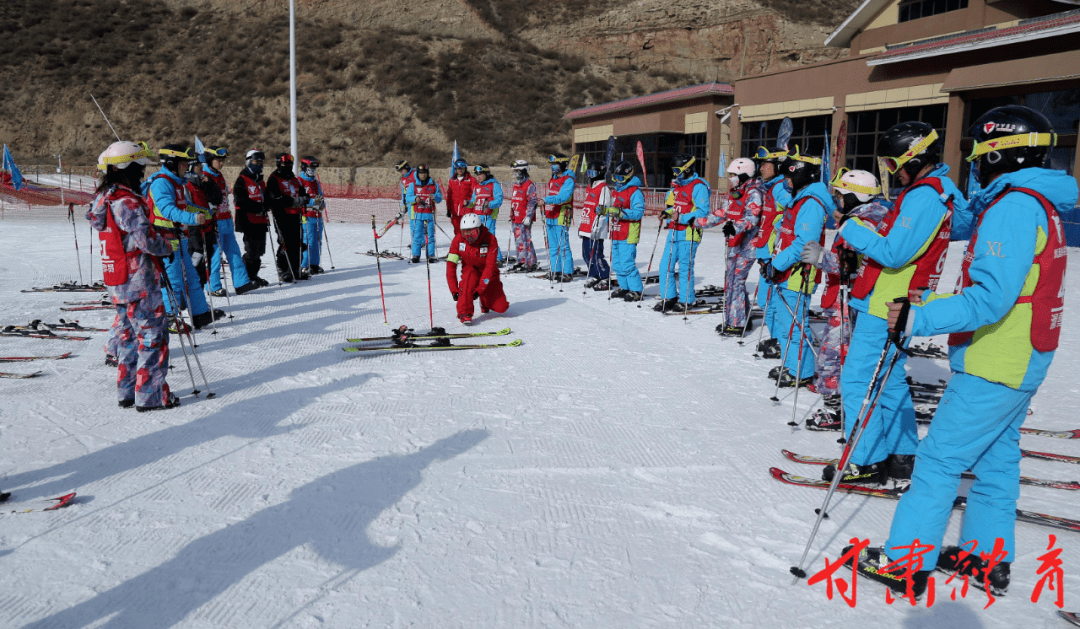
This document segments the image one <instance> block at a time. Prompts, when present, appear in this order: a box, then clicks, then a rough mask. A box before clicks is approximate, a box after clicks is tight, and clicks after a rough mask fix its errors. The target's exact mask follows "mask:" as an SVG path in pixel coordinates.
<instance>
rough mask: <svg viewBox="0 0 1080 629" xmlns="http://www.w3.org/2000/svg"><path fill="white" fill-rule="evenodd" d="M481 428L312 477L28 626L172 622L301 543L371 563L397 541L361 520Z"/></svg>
mask: <svg viewBox="0 0 1080 629" xmlns="http://www.w3.org/2000/svg"><path fill="white" fill-rule="evenodd" d="M488 434H489V433H488V431H486V430H465V431H462V432H459V433H457V434H454V435H451V436H449V437H446V438H445V439H442V440H440V441H438V442H436V443H434V444H432V445H430V446H428V447H426V448H423V449H422V450H420V451H418V452H415V453H413V454H406V455H387V456H384V457H380V458H377V459H374V460H372V461H367V462H364V463H358V464H356V465H353V466H351V467H347V468H345V469H343V470H340V471H338V472H334V473H332V474H328V475H326V476H323V477H322V478H318V479H316V480H314V481H312V482H311V483H308V484H307V485H304V486H303V487H300V488H297V489H296V490H294V491H293V492H292V495H291V497H290V499H289V500H288V501H286V502H283V503H281V504H278V505H275V506H273V507H268V508H266V509H263V510H262V511H259V512H258V513H255V514H254V515H252V516H251V517H249V518H248V519H247V520H245V521H243V522H239V523H236V524H233V525H232V526H228V527H226V528H223V529H221V530H219V531H217V532H215V533H211V534H210V535H207V536H205V537H202V538H200V539H198V540H196V541H194V542H192V543H191V544H188V545H187V546H186V547H185V548H183V549H182V550H180V551H179V552H178V553H177V554H176V556H175V557H173V558H172V559H170V560H169V561H167V562H165V563H163V564H161V565H159V566H157V567H156V568H153V569H151V570H150V571H148V572H145V573H143V574H141V575H139V576H137V577H134V578H132V579H130V580H128V581H126V582H124V583H122V584H120V585H118V586H116V587H114V588H113V589H111V590H108V591H106V592H102V593H101V594H98V595H97V596H95V597H94V598H92V599H90V600H88V601H86V602H84V603H80V604H78V605H75V606H74V607H70V608H68V609H65V610H63V611H60V612H57V613H55V614H53V615H51V616H49V617H47V618H43V619H41V620H38V621H36V622H32V623H30V624H28V625H26V627H28V628H36V629H45V628H48V629H57V628H61V627H65V628H66V627H82V626H86V625H95V626H99V627H110V628H119V627H125V628H147V627H160V628H162V629H164V628H165V627H171V626H173V625H175V624H176V623H178V622H180V621H181V620H183V619H184V618H185V617H186V616H187V615H188V614H190V613H191V612H192V611H194V610H196V609H198V608H199V607H201V606H203V605H205V604H206V603H208V602H209V601H211V600H213V599H214V598H215V597H217V596H218V595H220V594H221V593H223V592H225V591H226V590H227V589H228V588H230V587H232V586H233V585H235V584H236V583H238V582H239V581H240V580H241V579H243V578H244V577H245V576H246V575H248V574H250V573H251V572H253V571H255V570H257V569H259V568H260V567H261V566H263V565H265V564H267V563H268V562H271V561H274V560H275V559H277V558H279V557H281V556H282V555H285V554H286V553H288V552H290V551H292V550H294V549H296V548H297V547H299V546H302V545H310V547H311V548H312V549H313V550H315V551H316V552H318V553H319V555H321V556H322V557H323V558H324V559H326V560H327V561H331V562H334V563H336V564H340V565H341V566H343V567H345V568H347V569H353V570H357V571H359V570H366V569H368V568H371V567H374V566H377V565H379V564H380V563H382V562H384V561H386V560H387V559H389V558H390V557H392V556H394V554H395V553H396V552H397V550H398V548H399V545H397V546H390V547H384V546H378V545H375V544H373V543H372V542H371V540H370V539H369V538H368V536H367V533H366V529H367V528H368V526H369V525H370V524H371V523H372V522H373V521H374V520H375V519H376V518H377V517H378V516H379V514H380V513H381V512H382V511H384V510H386V509H389V508H391V507H393V506H394V504H395V503H397V502H398V501H399V500H401V499H402V498H404V496H405V494H407V493H408V492H409V491H411V490H412V489H414V488H415V487H417V486H418V485H419V484H420V482H421V480H422V475H421V473H422V472H423V471H424V470H425V469H426V468H427V467H428V466H429V465H431V464H432V463H434V462H435V461H444V460H447V459H451V458H453V457H455V456H457V455H459V454H462V453H463V452H465V451H467V450H469V449H470V448H472V447H473V446H475V445H477V444H478V443H480V442H481V441H483V440H484V439H486V438H487V437H488ZM193 582H194V583H196V584H197V586H196V587H194V588H192V587H190V584H191V583H193ZM106 618H107V619H108V621H107V622H104V623H103V624H100V625H98V624H97V623H99V622H101V621H102V620H104V619H106Z"/></svg>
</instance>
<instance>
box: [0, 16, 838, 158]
mask: <svg viewBox="0 0 1080 629" xmlns="http://www.w3.org/2000/svg"><path fill="white" fill-rule="evenodd" d="M854 4H857V1H856V0H844V1H843V2H833V3H829V8H828V9H826V8H825V6H826V5H825V3H824V2H823V1H816V2H815V1H804V2H789V1H788V0H725V1H721V2H705V1H704V0H691V1H689V2H685V3H682V4H679V5H672V4H670V3H661V2H659V1H658V0H643V1H641V2H636V3H633V5H627V4H623V3H616V2H612V1H610V0H600V1H598V2H591V3H581V2H569V1H564V0H555V1H552V2H547V3H542V4H541V3H536V4H533V3H526V2H523V1H521V0H462V1H459V2H445V1H444V2H434V1H430V0H419V1H417V2H411V3H407V4H402V3H398V2H389V1H387V0H372V1H370V2H364V3H355V2H348V1H346V0H298V2H297V6H298V15H299V19H298V23H297V41H298V47H297V54H298V69H297V71H298V99H299V111H300V113H299V131H300V139H301V146H300V152H301V154H305V153H316V154H318V155H319V156H320V157H321V158H322V159H323V161H324V163H326V164H328V165H341V166H367V165H384V164H386V163H389V162H391V161H393V160H394V159H395V158H397V157H399V156H408V157H409V158H410V159H412V160H413V161H414V163H415V162H416V161H420V160H426V161H432V162H433V163H442V162H445V161H446V159H447V153H448V147H449V146H450V145H451V144H452V142H453V140H455V139H456V140H458V142H459V143H460V145H461V146H462V147H463V150H464V152H465V154H466V156H467V157H469V158H470V159H471V160H472V161H474V162H475V161H487V162H490V163H492V164H499V163H502V162H505V161H507V160H510V159H512V158H514V157H518V156H526V157H529V158H532V159H535V158H536V157H537V156H539V155H543V154H545V153H547V152H551V151H554V150H567V149H568V148H569V134H568V128H569V126H568V125H567V124H566V123H565V122H564V121H563V120H562V116H563V115H564V114H565V113H566V112H567V111H568V110H570V109H572V108H575V107H581V106H584V105H588V104H592V103H597V102H605V101H608V100H613V99H618V98H626V97H630V96H634V95H639V94H645V93H649V92H653V91H657V90H662V89H668V88H671V87H678V86H681V85H688V84H693V83H697V82H702V81H707V80H715V79H719V80H730V79H732V78H736V77H738V76H739V75H740V74H745V73H750V72H756V71H761V70H765V69H774V68H778V67H783V66H785V65H791V64H795V63H804V62H808V61H814V60H818V59H821V58H826V57H828V56H835V55H836V54H837V51H835V50H828V49H824V48H822V47H821V45H820V42H821V41H823V39H824V36H825V35H826V34H827V33H828V31H829V28H830V27H831V26H832V25H833V24H834V23H836V22H838V21H839V20H841V19H842V18H843V16H844V15H846V13H847V11H848V9H850V6H848V5H854ZM841 5H843V6H841ZM0 78H2V80H3V84H4V85H5V89H4V90H3V91H0V138H2V139H3V141H4V142H6V143H8V144H9V146H11V148H12V150H13V151H14V153H15V156H16V159H18V160H22V161H23V162H33V161H34V160H37V159H41V160H42V161H48V160H49V156H50V155H54V154H56V153H62V154H63V155H64V156H65V161H67V162H69V163H89V162H91V161H92V159H93V157H95V156H96V154H97V152H99V151H100V150H101V148H102V147H103V146H104V145H105V144H107V143H108V142H109V141H110V139H111V138H112V134H111V132H110V131H109V129H108V127H107V126H106V125H105V124H104V121H103V120H102V119H101V116H100V114H98V112H97V110H96V109H95V108H94V106H93V104H92V102H91V101H90V96H89V95H90V94H91V93H93V94H94V95H95V96H96V97H97V98H98V100H99V101H100V102H101V104H102V106H103V107H104V108H105V110H106V113H107V114H108V115H109V116H110V119H111V120H112V122H113V124H114V126H116V127H117V131H118V132H119V133H120V134H121V135H122V136H125V137H131V138H136V139H145V140H147V141H148V142H149V143H150V144H151V145H152V146H157V145H160V144H163V143H166V142H170V141H190V138H191V137H192V136H193V135H195V134H199V135H200V137H202V138H203V139H204V140H205V141H207V142H210V143H222V144H226V145H228V146H230V147H231V148H232V149H233V150H234V152H239V151H240V150H243V149H245V148H249V147H253V146H258V147H261V148H264V149H265V150H267V151H271V152H275V151H278V150H283V149H284V147H286V146H287V144H288V6H287V3H285V2H268V1H266V0H243V1H225V0H201V1H199V0H195V1H190V0H139V1H133V0H35V1H33V2H31V1H30V0H6V1H5V2H4V3H3V4H2V5H0Z"/></svg>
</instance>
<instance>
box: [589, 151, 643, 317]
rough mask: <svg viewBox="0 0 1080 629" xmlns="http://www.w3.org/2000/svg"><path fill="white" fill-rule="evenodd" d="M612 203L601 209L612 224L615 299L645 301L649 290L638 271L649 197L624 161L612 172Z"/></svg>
mask: <svg viewBox="0 0 1080 629" xmlns="http://www.w3.org/2000/svg"><path fill="white" fill-rule="evenodd" d="M609 177H610V179H611V187H610V193H609V194H610V201H609V202H608V203H607V204H606V205H605V204H603V200H601V205H600V206H599V207H598V208H597V210H596V211H597V212H600V213H601V214H602V215H603V216H604V217H606V218H607V220H608V234H609V236H610V238H611V266H612V268H613V269H614V270H615V279H616V280H618V282H619V288H618V290H615V291H612V293H611V297H612V298H618V297H621V298H622V299H623V300H624V301H641V297H642V292H643V291H644V290H645V287H644V286H643V285H642V283H641V273H640V272H639V271H638V268H637V246H638V242H640V241H641V219H642V218H643V217H644V216H645V195H644V193H642V192H641V179H639V178H638V177H637V176H635V175H634V165H633V164H631V163H630V162H628V161H625V160H624V161H621V162H619V163H618V164H615V166H614V167H613V168H612V169H611V174H610V175H609Z"/></svg>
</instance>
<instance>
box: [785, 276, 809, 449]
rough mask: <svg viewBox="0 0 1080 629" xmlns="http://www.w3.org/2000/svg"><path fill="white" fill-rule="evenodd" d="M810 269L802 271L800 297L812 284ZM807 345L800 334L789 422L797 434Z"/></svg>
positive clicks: (803, 336)
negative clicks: (796, 415) (805, 347)
mask: <svg viewBox="0 0 1080 629" xmlns="http://www.w3.org/2000/svg"><path fill="white" fill-rule="evenodd" d="M808 271H809V269H808V267H805V266H804V267H803V269H802V281H801V282H799V293H800V295H801V294H803V293H805V292H806V288H807V286H808V285H809V284H810V273H809V272H808ZM795 314H801V311H800V310H796V311H795ZM803 345H806V335H805V334H801V333H800V334H799V357H798V362H796V367H795V400H794V401H793V402H792V404H791V421H789V422H788V426H791V432H795V427H796V426H798V425H799V424H798V422H796V421H795V413H796V409H798V408H799V389H801V388H802V387H801V386H799V385H800V384H801V383H802V382H801V381H802V355H803V354H802V348H803Z"/></svg>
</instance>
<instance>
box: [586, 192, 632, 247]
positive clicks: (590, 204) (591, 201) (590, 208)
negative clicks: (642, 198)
mask: <svg viewBox="0 0 1080 629" xmlns="http://www.w3.org/2000/svg"><path fill="white" fill-rule="evenodd" d="M606 187H607V184H605V183H603V182H601V183H600V185H597V186H589V187H588V188H587V189H586V191H585V202H584V203H583V204H582V205H581V224H580V225H578V234H579V235H581V236H585V237H586V238H588V237H589V235H590V234H592V230H593V223H595V222H596V206H597V205H599V203H600V195H601V194H603V192H604V189H605V188H606ZM627 207H629V206H627Z"/></svg>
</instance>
